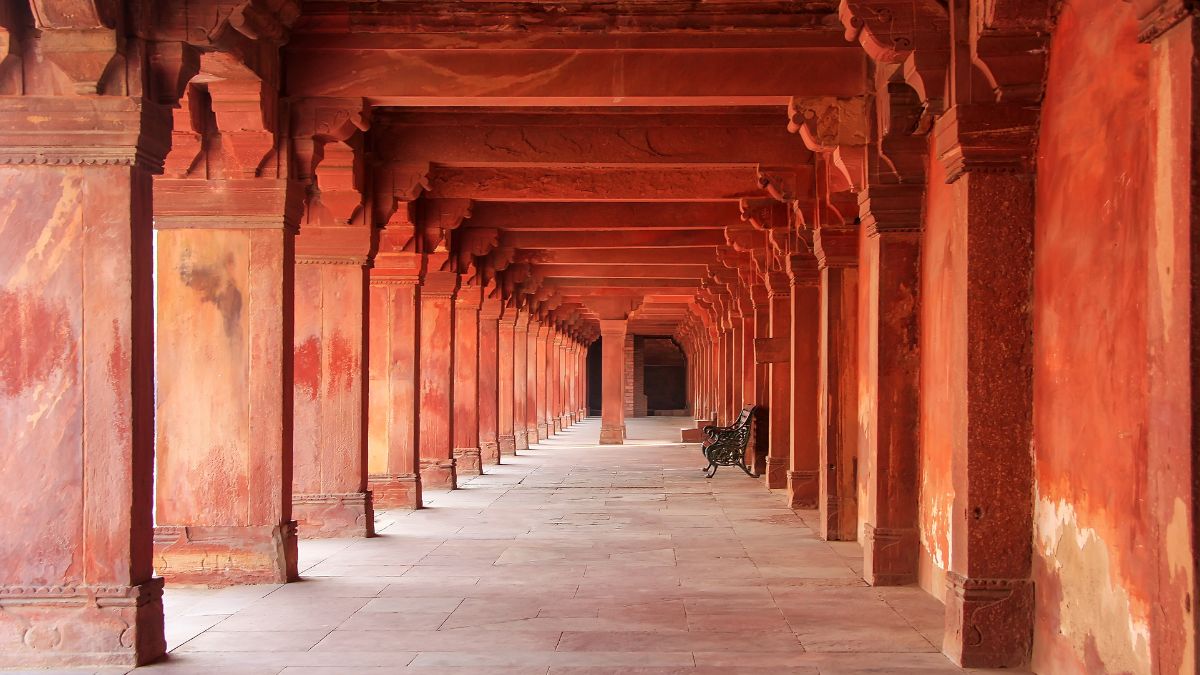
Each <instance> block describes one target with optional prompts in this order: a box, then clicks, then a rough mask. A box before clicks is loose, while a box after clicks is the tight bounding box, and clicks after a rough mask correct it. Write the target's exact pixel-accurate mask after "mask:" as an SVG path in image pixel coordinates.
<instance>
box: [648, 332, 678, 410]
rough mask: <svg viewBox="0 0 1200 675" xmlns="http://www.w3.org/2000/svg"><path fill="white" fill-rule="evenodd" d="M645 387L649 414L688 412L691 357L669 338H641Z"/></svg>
mask: <svg viewBox="0 0 1200 675" xmlns="http://www.w3.org/2000/svg"><path fill="white" fill-rule="evenodd" d="M641 350H642V372H643V375H642V386H643V391H644V393H645V395H646V414H647V415H685V414H687V413H688V410H689V407H688V400H687V375H688V372H687V356H685V355H684V353H683V349H681V348H680V347H679V345H678V344H676V343H675V340H674V339H672V338H669V337H645V338H642V339H641Z"/></svg>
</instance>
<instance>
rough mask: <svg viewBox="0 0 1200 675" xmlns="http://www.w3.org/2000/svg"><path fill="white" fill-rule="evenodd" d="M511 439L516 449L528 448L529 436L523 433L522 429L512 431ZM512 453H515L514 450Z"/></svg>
mask: <svg viewBox="0 0 1200 675" xmlns="http://www.w3.org/2000/svg"><path fill="white" fill-rule="evenodd" d="M513 439H514V441H513V442H514V443H516V450H528V449H529V437H528V436H526V435H525V432H524V431H523V430H521V431H516V432H514V433H513ZM513 454H516V453H515V452H514V453H513Z"/></svg>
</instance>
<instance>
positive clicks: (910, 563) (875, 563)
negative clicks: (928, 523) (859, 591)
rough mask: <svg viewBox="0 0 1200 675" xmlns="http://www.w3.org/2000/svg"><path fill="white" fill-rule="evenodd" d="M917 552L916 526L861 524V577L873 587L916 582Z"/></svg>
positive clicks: (918, 544)
mask: <svg viewBox="0 0 1200 675" xmlns="http://www.w3.org/2000/svg"><path fill="white" fill-rule="evenodd" d="M919 552H920V541H919V539H918V536H917V528H915V527H911V528H892V527H875V526H874V525H872V524H871V523H863V576H864V577H866V580H867V583H869V584H871V585H872V586H904V585H907V584H912V583H916V581H917V557H918V555H919Z"/></svg>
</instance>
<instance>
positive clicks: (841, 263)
mask: <svg viewBox="0 0 1200 675" xmlns="http://www.w3.org/2000/svg"><path fill="white" fill-rule="evenodd" d="M813 252H814V253H815V254H816V257H817V264H818V265H819V266H820V268H821V269H826V268H830V267H858V231H857V230H854V229H851V228H833V227H826V228H821V229H819V230H817V231H816V233H815V234H814V236H813Z"/></svg>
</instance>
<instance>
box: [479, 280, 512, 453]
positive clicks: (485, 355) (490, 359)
mask: <svg viewBox="0 0 1200 675" xmlns="http://www.w3.org/2000/svg"><path fill="white" fill-rule="evenodd" d="M511 339H512V338H511V337H510V338H509V340H510V343H511ZM499 352H500V298H488V297H485V298H484V300H483V304H482V306H481V307H480V310H479V458H480V461H481V462H482V463H483V465H485V466H487V465H492V464H499V463H500V441H499V436H500V432H499V420H500V417H499V405H500V380H499V375H500V361H501V360H504V359H505V357H503V356H499ZM507 360H509V361H510V363H509V368H511V367H512V364H511V360H512V359H511V357H508V359H507ZM509 405H510V406H511V405H512V403H511V402H510V403H509Z"/></svg>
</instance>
